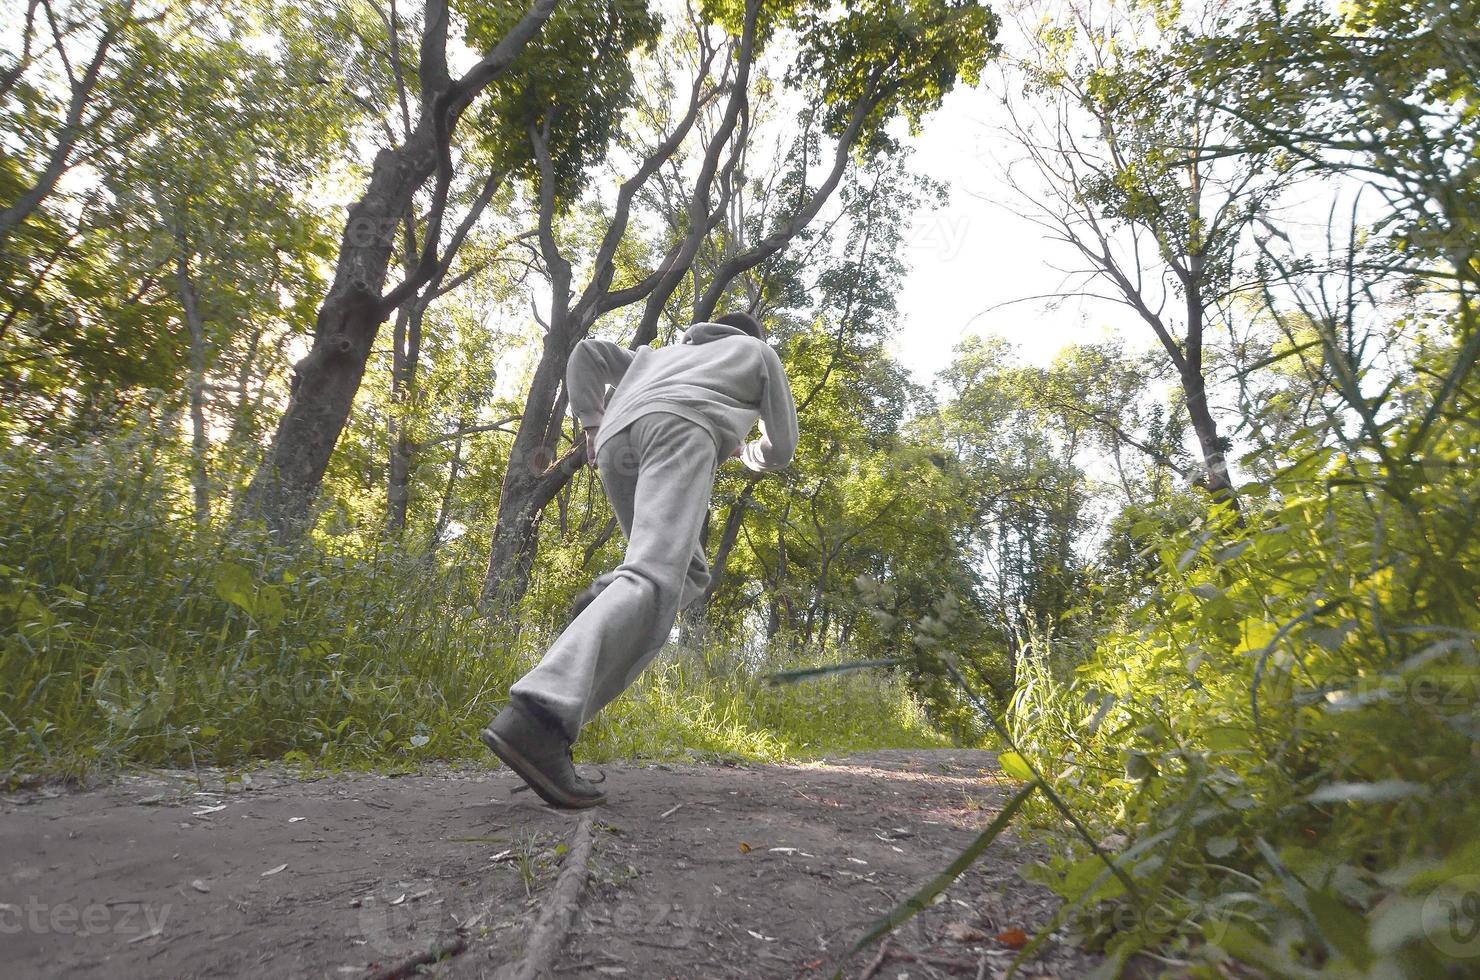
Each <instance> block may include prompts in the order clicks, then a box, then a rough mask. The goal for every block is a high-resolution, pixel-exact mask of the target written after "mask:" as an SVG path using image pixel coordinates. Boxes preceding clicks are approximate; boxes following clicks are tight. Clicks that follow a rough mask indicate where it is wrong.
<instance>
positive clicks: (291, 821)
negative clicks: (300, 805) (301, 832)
mask: <svg viewBox="0 0 1480 980" xmlns="http://www.w3.org/2000/svg"><path fill="white" fill-rule="evenodd" d="M307 819H308V818H307V817H289V818H288V823H297V822H298V821H300V820H307Z"/></svg>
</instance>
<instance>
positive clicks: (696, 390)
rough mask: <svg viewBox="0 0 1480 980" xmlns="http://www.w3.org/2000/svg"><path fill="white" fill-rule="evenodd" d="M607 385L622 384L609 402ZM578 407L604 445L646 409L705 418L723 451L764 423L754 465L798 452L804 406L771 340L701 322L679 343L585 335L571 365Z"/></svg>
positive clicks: (752, 453)
mask: <svg viewBox="0 0 1480 980" xmlns="http://www.w3.org/2000/svg"><path fill="white" fill-rule="evenodd" d="M607 385H614V386H615V387H616V391H615V392H613V393H612V395H611V398H610V400H606V401H605V404H604V406H603V401H604V398H603V396H604V394H605V389H606V386H607ZM566 388H567V390H568V391H569V392H570V404H571V409H572V410H573V411H574V412H575V414H576V416H577V417H578V418H579V419H580V421H581V424H582V425H583V426H585V427H586V428H592V427H598V426H599V429H598V435H597V440H598V441H597V448H598V451H599V446H600V442H601V441H602V440H604V439H607V438H609V437H611V436H613V435H616V434H617V433H618V432H620V431H622V430H623V429H624V428H626V427H627V426H629V425H631V424H632V423H633V422H635V421H636V420H637V419H639V418H641V417H642V416H643V415H647V414H649V413H652V412H669V413H672V414H674V415H679V416H681V417H683V418H686V419H689V420H690V421H692V422H695V423H697V424H699V425H702V426H703V427H704V428H705V429H706V430H707V431H708V432H709V434H710V436H711V437H712V438H713V439H714V443H715V452H716V454H717V455H718V456H719V457H721V458H722V457H724V456H726V455H728V454H729V453H730V451H731V450H733V449H734V448H735V447H736V446H737V445H739V444H740V442H741V440H742V439H744V438H745V436H746V435H747V434H748V433H749V432H750V428H751V426H753V425H754V424H755V422H756V420H757V418H759V419H760V422H761V435H762V438H761V439H760V440H757V441H756V442H755V443H752V444H751V445H750V446H748V447H746V451H745V454H744V456H743V457H742V458H743V460H744V462H745V464H746V465H747V466H748V467H750V468H751V469H753V470H759V471H766V470H776V469H781V468H782V467H784V466H786V465H787V464H788V463H789V462H790V461H791V457H792V454H793V453H794V452H795V451H796V444H797V438H798V432H797V418H796V405H795V403H794V401H793V399H792V395H791V387H790V385H788V384H787V381H786V373H785V371H784V370H783V369H782V367H781V359H780V358H778V357H777V356H776V352H775V351H773V350H772V349H771V348H770V346H769V345H768V344H767V343H766V342H765V341H763V340H759V339H757V338H755V337H751V336H749V335H747V334H746V333H745V332H744V331H742V330H740V329H739V328H737V327H733V326H729V325H727V324H722V323H697V324H695V325H694V326H693V327H691V328H690V329H689V330H687V331H685V332H684V335H683V338H682V340H681V341H680V342H679V343H677V344H671V345H669V346H667V347H660V348H657V349H653V348H650V347H642V348H639V349H638V350H637V351H635V352H634V351H630V350H627V349H626V348H623V347H618V346H617V345H616V344H613V343H610V342H609V341H604V340H583V341H581V343H579V344H577V345H576V349H575V350H574V351H573V352H572V353H571V359H570V365H569V368H568V370H567V372H566Z"/></svg>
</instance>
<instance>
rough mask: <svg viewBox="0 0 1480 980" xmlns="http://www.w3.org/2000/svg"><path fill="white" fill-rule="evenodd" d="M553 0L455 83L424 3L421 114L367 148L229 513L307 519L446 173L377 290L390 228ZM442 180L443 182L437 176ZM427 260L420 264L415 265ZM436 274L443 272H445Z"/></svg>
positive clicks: (427, 251)
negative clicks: (329, 267) (393, 143)
mask: <svg viewBox="0 0 1480 980" xmlns="http://www.w3.org/2000/svg"><path fill="white" fill-rule="evenodd" d="M554 6H555V0H535V3H534V4H533V5H532V6H531V7H530V8H529V10H528V12H526V13H525V15H524V16H523V17H522V18H521V19H520V21H519V22H518V23H517V24H516V25H515V26H514V28H513V29H511V30H510V31H509V33H508V34H507V35H505V36H504V38H503V39H502V40H501V41H499V43H498V45H497V46H496V47H495V48H494V49H493V51H491V52H489V54H488V55H487V56H485V57H484V58H483V59H482V60H481V61H479V62H478V63H477V64H476V65H475V66H474V67H473V68H472V69H470V70H469V71H468V72H467V73H466V74H465V75H463V76H462V78H461V79H459V80H458V81H457V82H451V81H450V80H449V79H447V77H446V32H447V24H448V19H449V13H448V10H447V7H446V4H445V2H441V3H429V4H428V7H427V14H426V28H425V33H424V36H423V39H422V59H421V70H422V90H423V91H422V96H423V104H422V114H421V118H420V120H419V121H418V123H417V126H416V128H415V130H413V131H412V133H411V135H410V136H409V137H408V138H407V139H406V142H404V143H403V144H401V145H400V146H399V147H396V148H394V149H384V150H381V151H380V153H378V154H376V157H375V163H374V166H373V168H372V169H371V173H370V183H369V186H368V187H367V188H366V190H365V193H364V195H363V196H362V197H361V198H360V199H359V200H358V201H356V202H355V203H354V204H353V205H351V206H350V208H349V217H348V218H347V220H346V221H345V225H344V234H343V236H342V237H341V239H340V245H339V261H338V264H337V266H336V268H335V272H334V283H333V285H332V286H331V287H330V289H329V294H328V296H326V297H325V299H324V303H323V305H322V306H321V307H320V308H319V313H318V318H317V321H316V322H315V325H314V340H313V347H312V349H311V350H310V351H309V353H308V356H307V357H305V358H304V359H303V360H301V361H299V362H298V364H296V365H295V366H294V369H293V380H292V383H291V386H290V395H289V401H288V407H287V410H286V411H284V413H283V417H282V419H281V421H279V423H278V427H277V431H276V433H275V434H274V435H273V439H272V445H271V447H270V448H269V449H268V451H267V457H266V458H265V459H264V460H263V463H262V465H261V466H260V467H259V468H258V470H257V473H256V475H255V476H253V478H252V482H251V485H250V486H248V487H247V491H246V493H245V494H243V495H242V499H241V501H240V502H239V503H238V517H240V518H246V519H255V518H260V519H262V520H263V521H264V522H265V523H266V524H267V526H268V527H269V528H270V529H271V530H272V531H273V532H274V534H276V535H277V536H278V538H279V540H292V539H294V538H296V537H297V536H299V535H300V534H302V532H303V531H304V530H306V528H307V525H308V518H309V510H310V507H311V505H312V503H313V498H314V496H315V494H316V493H317V492H318V488H319V484H320V483H321V482H322V481H323V477H324V471H325V470H326V469H327V468H328V465H329V457H330V455H331V454H332V453H333V451H334V444H335V443H336V442H338V441H339V435H340V433H341V432H343V431H344V426H345V423H346V422H347V421H348V420H349V413H350V409H351V407H352V406H353V404H354V399H355V395H356V393H357V392H358V391H359V388H360V381H361V379H362V378H363V377H364V374H365V366H366V364H367V363H368V361H369V359H370V350H371V346H372V345H373V344H374V342H375V336H376V334H377V333H378V332H379V330H380V325H381V323H382V322H384V320H385V318H386V317H387V316H388V315H389V314H390V312H391V311H392V309H394V308H395V306H398V305H399V303H400V302H402V301H405V300H407V299H411V298H412V294H414V292H415V290H414V289H408V288H407V287H411V286H415V285H419V284H424V282H425V281H426V279H430V278H432V276H433V275H434V274H435V268H434V267H435V264H436V254H435V250H436V248H437V247H438V244H439V243H438V241H437V239H438V233H437V229H438V228H439V227H440V221H441V215H440V213H438V211H437V207H438V202H440V204H441V205H442V206H445V203H446V191H447V186H446V184H447V182H448V181H450V178H451V174H450V173H447V172H446V167H444V172H443V174H442V175H439V179H438V183H437V192H438V193H437V195H436V197H437V199H438V200H437V201H434V202H433V209H432V212H431V213H429V214H428V222H427V224H428V228H427V233H426V236H425V241H424V243H423V255H422V261H421V262H420V263H419V264H418V273H425V278H422V277H421V276H420V275H418V277H417V278H416V279H408V280H406V282H404V283H402V285H401V286H400V287H397V289H396V290H395V291H394V297H393V298H392V297H386V296H383V295H382V294H383V291H384V289H385V281H386V274H387V271H388V269H389V266H390V259H391V246H392V244H393V242H394V239H395V234H396V228H397V226H398V225H399V223H400V222H401V221H402V220H403V219H404V217H405V215H406V214H408V213H409V210H410V208H411V204H412V201H413V199H414V198H415V196H416V192H417V191H418V190H419V189H420V188H421V187H422V185H423V184H425V183H426V181H427V179H428V178H430V177H431V176H432V174H433V173H436V172H437V169H438V162H439V159H441V158H442V153H443V151H444V150H445V148H446V144H447V143H448V142H450V140H451V132H452V129H453V127H454V126H455V125H456V123H457V120H458V118H459V117H460V116H461V114H462V112H463V111H464V110H465V109H466V108H467V106H468V104H469V103H470V102H471V101H472V99H473V98H475V97H476V96H477V95H478V93H479V92H481V91H482V90H483V89H484V88H486V87H487V86H488V84H489V83H490V82H492V81H493V80H494V79H496V78H498V77H499V76H500V75H502V74H503V73H504V72H505V71H507V69H508V67H509V65H510V64H512V62H513V60H514V57H515V56H516V55H517V54H518V53H519V51H521V50H522V49H523V48H524V46H525V45H526V44H528V43H529V41H530V40H531V39H532V38H533V37H534V36H535V35H536V34H537V33H539V31H540V30H541V29H542V28H543V27H544V24H545V21H546V20H547V19H548V18H549V16H550V13H551V11H552V10H553V9H554ZM444 178H445V179H444ZM422 267H428V268H422ZM444 271H445V270H444Z"/></svg>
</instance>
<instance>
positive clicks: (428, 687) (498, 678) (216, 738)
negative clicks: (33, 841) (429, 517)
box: [0, 427, 939, 783]
mask: <svg viewBox="0 0 1480 980" xmlns="http://www.w3.org/2000/svg"><path fill="white" fill-rule="evenodd" d="M158 435H159V434H158V433H157V432H151V431H150V430H149V429H148V428H147V427H140V428H138V429H135V430H133V431H132V432H131V433H129V434H127V435H123V436H119V437H116V438H113V439H111V440H108V441H102V442H93V443H90V444H87V445H83V446H72V447H66V448H62V449H57V450H54V451H52V452H49V453H47V454H46V455H44V456H43V455H41V454H37V453H34V452H32V451H29V450H25V449H21V448H19V447H6V448H4V449H0V500H3V501H4V505H3V506H0V754H3V758H4V759H5V760H7V761H6V766H7V771H6V772H5V774H4V779H5V781H7V782H11V783H14V782H16V781H19V780H23V779H33V778H38V777H40V778H45V777H62V778H75V777H80V776H82V775H84V774H87V773H89V772H94V771H98V770H109V769H114V768H118V767H125V766H187V767H188V766H191V765H197V766H203V765H216V766H247V765H252V764H255V763H258V762H261V761H266V760H283V761H287V762H297V763H300V764H303V765H304V766H306V767H314V768H317V767H328V768H339V767H349V768H363V767H404V766H407V765H412V764H415V763H417V762H420V761H423V760H430V759H460V760H475V761H485V762H491V759H490V757H489V756H488V753H487V751H486V749H484V748H483V746H482V745H481V743H480V742H479V741H478V740H477V732H478V730H479V728H481V727H482V725H483V724H484V723H486V722H487V720H488V718H489V717H490V716H492V715H493V714H494V713H495V712H496V711H497V710H498V708H499V707H500V706H501V705H502V703H503V701H504V698H505V697H506V692H507V690H508V687H509V685H510V684H511V683H512V682H513V681H514V680H515V679H517V677H518V676H519V675H520V674H521V673H522V672H523V670H524V669H527V667H528V666H529V665H531V664H532V663H534V662H535V659H536V658H537V656H538V654H539V652H540V651H541V650H542V649H543V646H544V644H545V643H547V642H548V641H549V639H550V638H551V637H550V635H549V631H548V630H544V629H525V630H522V631H521V630H516V629H514V625H515V624H514V623H513V622H512V621H510V620H508V619H504V620H500V619H497V618H485V617H482V616H480V615H479V614H478V612H477V611H476V609H475V608H474V600H475V596H476V591H477V586H478V581H477V575H478V572H479V571H481V565H480V562H479V559H478V557H477V556H476V555H473V554H469V553H464V552H461V551H458V550H456V548H447V549H444V550H443V551H442V552H439V553H438V554H437V555H435V556H425V555H423V556H412V557H407V556H405V555H403V554H401V553H400V551H399V549H397V548H395V547H392V546H388V545H385V544H384V543H377V542H376V541H375V540H374V539H373V538H372V539H370V540H363V539H360V538H356V537H354V536H353V535H341V536H331V537H320V538H317V539H315V540H314V541H312V542H311V543H310V544H308V545H307V546H305V547H302V548H300V549H298V550H296V551H294V552H291V553H287V552H283V551H281V550H278V549H274V548H272V547H271V546H270V545H269V544H268V543H267V542H266V541H264V540H261V539H260V538H256V537H253V536H252V535H249V534H245V533H242V532H239V531H238V532H226V531H223V530H221V529H219V528H205V529H201V528H197V527H195V526H194V525H193V522H192V521H191V520H190V518H189V516H188V510H187V508H186V506H185V502H184V501H183V500H182V499H181V480H180V479H179V473H180V470H179V467H178V461H177V460H173V459H171V458H169V457H168V455H167V451H166V450H164V449H161V448H160V447H161V446H167V445H168V440H165V439H160V438H158ZM774 656H776V654H774V653H773V654H771V655H769V656H768V655H767V654H765V653H764V652H755V651H751V652H750V653H748V654H746V655H743V656H739V655H736V654H734V653H733V652H726V650H725V648H724V647H723V644H718V645H715V646H713V647H712V648H710V649H707V650H698V651H692V650H691V651H674V652H670V653H665V654H664V655H663V656H662V658H661V659H660V660H659V661H658V662H656V663H655V664H654V666H653V668H652V669H650V670H649V672H648V673H647V674H646V675H645V676H644V677H643V678H642V680H641V681H640V683H639V684H638V685H636V686H635V687H634V689H633V690H632V691H630V692H629V693H628V694H626V695H624V696H623V698H621V699H620V700H619V701H617V702H615V703H614V704H612V705H611V706H609V708H608V709H607V711H606V712H605V713H603V715H602V716H601V717H600V718H599V720H598V721H597V722H595V723H594V724H593V725H592V726H590V727H588V730H587V733H585V734H584V735H583V737H582V739H581V740H580V742H578V744H577V758H578V759H581V758H587V759H612V758H619V757H630V756H639V755H641V756H663V755H674V754H684V755H687V754H692V753H695V752H697V753H702V754H719V755H728V756H738V757H744V758H751V759H768V760H776V759H784V758H791V757H806V756H812V755H819V754H824V753H828V752H836V751H841V750H846V749H860V748H869V747H879V746H885V745H890V746H903V745H925V744H938V743H939V739H938V737H936V736H934V735H933V734H932V733H931V732H930V731H929V726H928V724H927V723H926V721H925V720H924V718H923V716H922V715H921V713H920V710H919V708H918V707H917V706H916V702H915V701H914V699H913V698H912V696H911V695H910V693H909V691H908V690H907V689H906V688H905V687H904V685H903V684H902V682H898V681H895V680H890V679H886V678H857V679H855V680H853V681H851V682H850V683H849V684H847V685H844V686H841V687H836V688H833V689H828V690H820V689H817V690H807V689H797V688H788V689H775V688H768V687H765V686H764V685H762V684H761V683H760V682H759V680H758V679H757V678H758V677H759V675H760V674H761V673H762V672H763V671H764V669H765V668H766V667H767V666H768V662H769V660H770V659H771V658H772V657H774Z"/></svg>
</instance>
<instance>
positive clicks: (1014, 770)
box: [997, 752, 1034, 782]
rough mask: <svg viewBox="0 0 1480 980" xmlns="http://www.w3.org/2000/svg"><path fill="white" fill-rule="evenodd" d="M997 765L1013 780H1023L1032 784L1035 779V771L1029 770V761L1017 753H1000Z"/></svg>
mask: <svg viewBox="0 0 1480 980" xmlns="http://www.w3.org/2000/svg"><path fill="white" fill-rule="evenodd" d="M997 764H998V765H1000V766H1001V767H1002V771H1003V772H1005V773H1007V774H1008V775H1009V776H1011V777H1012V778H1013V779H1021V780H1023V781H1024V782H1031V781H1032V780H1033V779H1034V776H1033V770H1032V769H1030V768H1028V760H1026V759H1024V758H1023V757H1022V756H1020V755H1018V754H1017V753H1016V752H1002V753H999V754H998V756H997Z"/></svg>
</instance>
